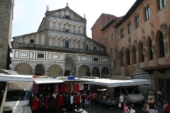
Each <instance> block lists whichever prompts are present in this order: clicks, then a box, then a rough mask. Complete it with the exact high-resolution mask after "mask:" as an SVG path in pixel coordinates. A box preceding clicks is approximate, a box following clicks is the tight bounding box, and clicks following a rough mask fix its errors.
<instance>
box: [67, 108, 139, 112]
mask: <svg viewBox="0 0 170 113" xmlns="http://www.w3.org/2000/svg"><path fill="white" fill-rule="evenodd" d="M135 110H136V113H142V107H141V106H138V107H136V108H135ZM68 113H123V110H118V109H109V107H100V106H92V107H91V109H90V107H89V106H87V107H85V109H84V110H83V109H80V110H79V111H77V110H75V111H74V112H68Z"/></svg>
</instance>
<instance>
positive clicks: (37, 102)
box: [32, 98, 39, 111]
mask: <svg viewBox="0 0 170 113" xmlns="http://www.w3.org/2000/svg"><path fill="white" fill-rule="evenodd" d="M38 106H39V100H38V99H37V98H35V99H33V101H32V110H33V111H34V110H38Z"/></svg>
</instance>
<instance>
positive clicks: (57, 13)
mask: <svg viewBox="0 0 170 113" xmlns="http://www.w3.org/2000/svg"><path fill="white" fill-rule="evenodd" d="M46 16H54V17H59V18H64V19H71V20H75V21H82V22H84V20H85V19H84V18H83V17H82V16H80V15H79V14H77V13H76V12H74V11H73V10H72V9H70V8H69V7H68V6H66V7H65V8H62V9H58V10H53V11H47V12H46Z"/></svg>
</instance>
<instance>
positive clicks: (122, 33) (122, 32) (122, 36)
mask: <svg viewBox="0 0 170 113" xmlns="http://www.w3.org/2000/svg"><path fill="white" fill-rule="evenodd" d="M120 32H121V38H124V29H121V31H120Z"/></svg>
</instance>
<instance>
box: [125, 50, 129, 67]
mask: <svg viewBox="0 0 170 113" xmlns="http://www.w3.org/2000/svg"><path fill="white" fill-rule="evenodd" d="M125 55H126V64H127V65H130V51H129V49H128V48H127V49H126V54H125Z"/></svg>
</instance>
